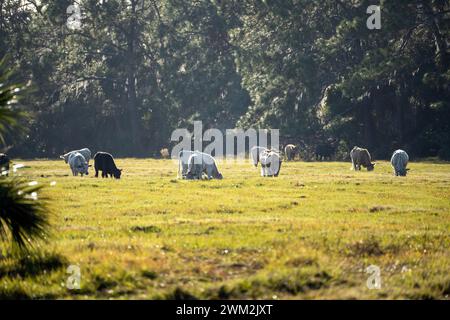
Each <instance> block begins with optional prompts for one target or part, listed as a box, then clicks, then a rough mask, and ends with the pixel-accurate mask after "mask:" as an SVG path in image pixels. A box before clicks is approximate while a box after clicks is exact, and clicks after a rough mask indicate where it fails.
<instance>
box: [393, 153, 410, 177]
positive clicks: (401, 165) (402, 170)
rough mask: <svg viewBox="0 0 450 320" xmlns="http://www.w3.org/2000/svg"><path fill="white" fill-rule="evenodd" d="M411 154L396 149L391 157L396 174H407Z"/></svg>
mask: <svg viewBox="0 0 450 320" xmlns="http://www.w3.org/2000/svg"><path fill="white" fill-rule="evenodd" d="M408 161H409V156H408V154H407V153H406V152H405V151H403V150H400V149H399V150H396V151H395V152H394V154H393V155H392V157H391V165H392V168H394V174H395V175H396V176H403V177H404V176H406V173H407V172H408V171H409V169H407V168H406V166H407V165H408Z"/></svg>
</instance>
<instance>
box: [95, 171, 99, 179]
mask: <svg viewBox="0 0 450 320" xmlns="http://www.w3.org/2000/svg"><path fill="white" fill-rule="evenodd" d="M95 177H96V178H98V170H97V169H95Z"/></svg>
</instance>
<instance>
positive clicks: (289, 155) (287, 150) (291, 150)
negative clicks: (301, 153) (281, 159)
mask: <svg viewBox="0 0 450 320" xmlns="http://www.w3.org/2000/svg"><path fill="white" fill-rule="evenodd" d="M297 153H298V147H297V146H295V145H293V144H288V145H286V147H284V155H285V156H286V160H288V161H291V160H294V158H295V155H296V154H297Z"/></svg>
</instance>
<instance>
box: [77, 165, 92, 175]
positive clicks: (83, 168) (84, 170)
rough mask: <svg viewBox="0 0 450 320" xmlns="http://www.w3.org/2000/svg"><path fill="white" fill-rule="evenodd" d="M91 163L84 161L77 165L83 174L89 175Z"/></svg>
mask: <svg viewBox="0 0 450 320" xmlns="http://www.w3.org/2000/svg"><path fill="white" fill-rule="evenodd" d="M89 167H90V166H89V165H88V164H87V162H82V163H80V164H79V165H78V166H77V169H78V172H79V173H81V175H83V174H85V175H89Z"/></svg>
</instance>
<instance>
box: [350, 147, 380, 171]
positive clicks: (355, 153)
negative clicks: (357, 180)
mask: <svg viewBox="0 0 450 320" xmlns="http://www.w3.org/2000/svg"><path fill="white" fill-rule="evenodd" d="M350 158H351V159H352V167H351V168H350V169H353V170H361V166H363V167H365V168H367V171H372V170H373V169H374V168H375V164H376V163H372V160H371V157H370V153H369V151H368V150H367V149H363V148H359V147H356V146H355V147H353V149H352V151H350Z"/></svg>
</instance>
